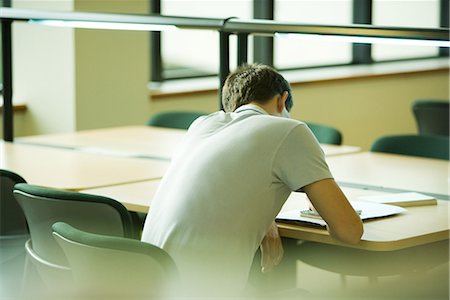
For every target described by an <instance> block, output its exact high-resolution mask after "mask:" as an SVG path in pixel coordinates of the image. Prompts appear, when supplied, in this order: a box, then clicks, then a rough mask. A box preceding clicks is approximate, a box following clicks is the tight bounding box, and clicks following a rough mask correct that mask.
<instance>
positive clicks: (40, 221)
mask: <svg viewBox="0 0 450 300" xmlns="http://www.w3.org/2000/svg"><path fill="white" fill-rule="evenodd" d="M14 197H15V198H16V199H17V201H18V202H19V204H20V206H21V207H22V209H23V211H24V213H25V217H26V219H27V222H28V226H29V229H30V236H31V241H32V244H30V249H32V250H33V252H34V253H35V255H34V256H35V257H39V258H40V259H39V260H33V257H30V255H29V254H30V253H27V254H28V255H27V260H31V261H34V262H37V265H38V266H40V267H37V268H33V267H32V266H33V265H34V266H36V264H30V263H28V262H26V268H25V275H24V276H25V282H27V281H28V282H29V281H35V277H39V278H38V280H42V281H43V282H44V284H45V285H47V286H48V287H51V286H52V285H53V283H54V282H55V281H56V282H59V278H58V276H55V273H58V272H57V271H55V272H47V271H46V270H48V268H47V266H46V265H45V264H40V262H48V263H50V264H53V265H58V266H63V267H67V265H68V263H67V259H66V257H65V256H64V253H63V252H62V250H61V248H60V247H59V246H58V245H57V244H56V242H55V240H54V238H53V235H52V225H53V224H54V223H55V222H59V221H64V222H69V223H71V224H74V225H75V226H77V227H79V228H80V229H83V230H89V231H92V232H96V233H100V234H106V235H114V236H120V237H127V238H138V235H137V234H136V233H135V231H134V228H133V222H132V219H131V216H130V214H129V212H128V211H127V209H126V208H125V207H124V206H123V205H122V204H121V203H119V202H117V201H115V200H113V199H110V198H106V197H101V196H95V195H88V194H82V193H77V192H68V191H62V190H55V189H49V188H44V187H39V186H34V185H30V184H25V183H19V184H16V185H15V187H14ZM36 273H37V274H38V276H34V277H33V276H32V275H30V274H36ZM60 273H61V274H60V277H64V276H65V275H66V273H65V272H60Z"/></svg>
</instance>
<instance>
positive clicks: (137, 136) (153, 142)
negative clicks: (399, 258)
mask: <svg viewBox="0 0 450 300" xmlns="http://www.w3.org/2000/svg"><path fill="white" fill-rule="evenodd" d="M185 134H186V130H181V129H171V128H162V127H152V126H124V127H113V128H103V129H95V130H83V131H77V132H71V133H61V134H47V135H38V136H29V137H23V138H17V139H16V140H17V142H20V143H26V144H36V145H47V146H54V147H66V148H74V149H78V150H83V151H87V152H93V153H99V154H109V155H117V156H130V157H133V156H134V157H136V156H137V157H148V158H156V159H170V158H171V157H172V155H173V153H174V151H175V150H176V149H177V147H178V145H179V144H180V142H181V141H182V140H183V138H184V136H185ZM321 146H322V149H323V150H324V152H325V155H327V156H332V155H341V154H348V153H355V152H359V151H361V148H360V147H356V146H346V145H342V146H338V145H328V144H323V145H321Z"/></svg>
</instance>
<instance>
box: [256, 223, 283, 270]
mask: <svg viewBox="0 0 450 300" xmlns="http://www.w3.org/2000/svg"><path fill="white" fill-rule="evenodd" d="M260 248H261V271H262V272H263V273H267V272H269V271H270V270H272V268H273V267H275V266H276V265H278V264H279V263H280V261H281V259H282V258H283V253H284V250H283V245H282V243H281V238H280V234H279V233H278V227H277V224H276V223H275V222H273V223H272V224H271V225H270V227H269V230H268V231H267V233H266V236H265V237H264V239H263V240H262V242H261V246H260Z"/></svg>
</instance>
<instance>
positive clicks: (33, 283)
mask: <svg viewBox="0 0 450 300" xmlns="http://www.w3.org/2000/svg"><path fill="white" fill-rule="evenodd" d="M25 252H26V260H25V268H24V269H25V274H24V276H23V282H22V288H21V291H20V292H19V293H20V297H21V298H25V299H35V298H38V299H40V298H42V299H45V298H47V297H61V298H65V297H66V296H69V295H73V278H72V273H71V271H70V268H69V267H68V266H65V265H59V264H56V263H53V262H50V261H48V260H46V259H44V258H42V257H41V256H39V255H38V254H37V253H36V252H35V251H34V249H33V243H32V241H31V239H29V240H28V241H26V242H25Z"/></svg>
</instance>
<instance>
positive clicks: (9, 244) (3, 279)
mask: <svg viewBox="0 0 450 300" xmlns="http://www.w3.org/2000/svg"><path fill="white" fill-rule="evenodd" d="M27 239H28V237H27V236H16V237H13V238H12V237H3V236H2V237H0V299H1V300H9V299H20V298H21V296H20V295H21V289H22V285H21V283H22V278H23V270H24V262H25V250H24V244H25V241H26V240H27Z"/></svg>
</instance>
